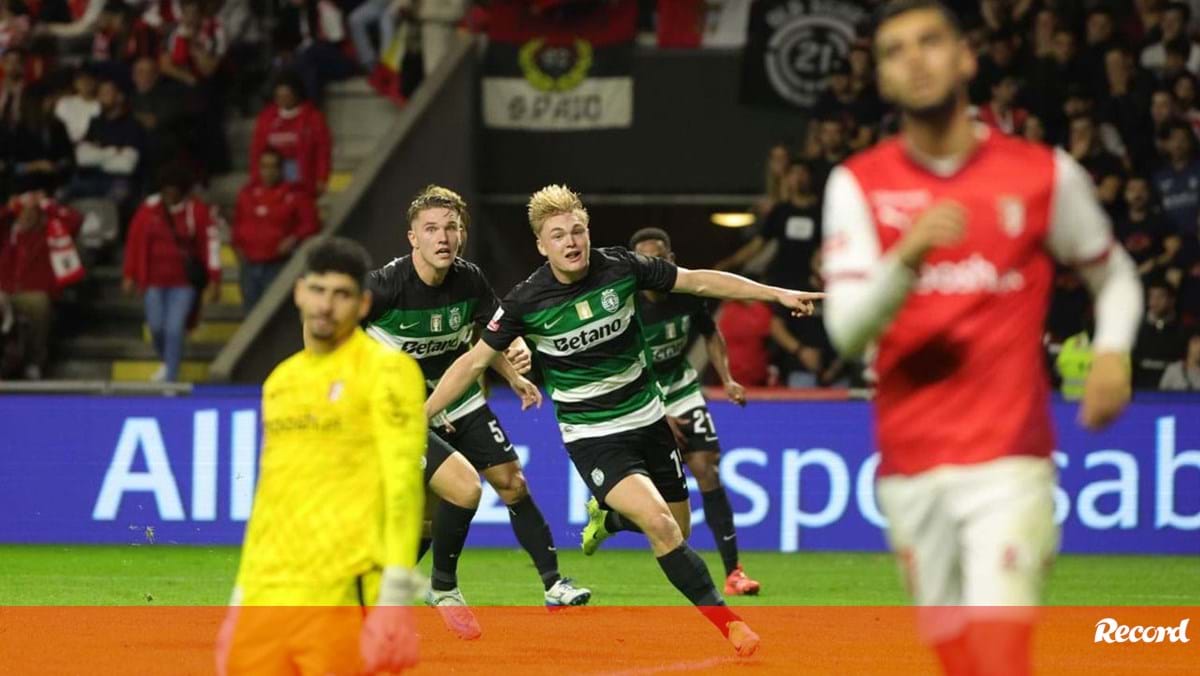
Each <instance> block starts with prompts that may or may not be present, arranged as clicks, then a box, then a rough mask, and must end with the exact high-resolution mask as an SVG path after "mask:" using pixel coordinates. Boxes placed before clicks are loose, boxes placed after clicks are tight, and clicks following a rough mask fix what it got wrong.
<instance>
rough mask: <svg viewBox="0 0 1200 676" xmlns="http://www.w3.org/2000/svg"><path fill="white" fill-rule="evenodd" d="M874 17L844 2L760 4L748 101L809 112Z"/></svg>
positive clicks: (751, 33)
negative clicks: (859, 28) (861, 29)
mask: <svg viewBox="0 0 1200 676" xmlns="http://www.w3.org/2000/svg"><path fill="white" fill-rule="evenodd" d="M868 18H869V14H868V12H867V10H866V9H864V8H863V7H862V6H861V5H860V4H859V3H855V2H845V1H842V0H757V2H755V3H754V4H753V6H752V7H751V9H750V25H749V28H748V30H747V35H746V48H745V51H744V52H743V61H742V101H743V102H744V103H751V104H761V105H774V106H788V107H793V108H802V109H808V108H811V107H812V106H814V105H816V103H817V100H818V99H819V98H820V97H821V94H822V93H823V92H824V91H825V86H826V85H825V78H826V76H827V75H828V74H829V72H830V71H831V70H832V68H833V67H834V65H836V64H837V63H838V62H839V61H840V60H842V59H845V58H846V55H847V54H848V53H849V52H850V45H851V43H852V42H853V40H854V29H855V27H856V26H857V25H859V24H860V23H862V22H863V21H865V20H867V19H868Z"/></svg>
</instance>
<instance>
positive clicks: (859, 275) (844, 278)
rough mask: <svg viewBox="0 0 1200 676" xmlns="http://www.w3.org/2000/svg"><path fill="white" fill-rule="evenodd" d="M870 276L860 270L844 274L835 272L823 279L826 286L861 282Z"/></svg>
mask: <svg viewBox="0 0 1200 676" xmlns="http://www.w3.org/2000/svg"><path fill="white" fill-rule="evenodd" d="M869 276H870V275H869V274H868V273H867V272H865V271H862V270H846V271H844V272H835V273H833V274H831V275H829V276H828V277H826V278H825V283H826V284H835V283H837V282H851V281H861V280H864V279H866V278H867V277H869Z"/></svg>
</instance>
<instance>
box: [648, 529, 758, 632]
mask: <svg viewBox="0 0 1200 676" xmlns="http://www.w3.org/2000/svg"><path fill="white" fill-rule="evenodd" d="M658 565H659V566H661V567H662V569H663V572H664V573H666V574H667V579H668V580H670V581H671V584H673V585H675V588H676V589H678V590H679V591H680V593H682V594H683V595H684V596H686V597H687V600H689V601H691V602H692V605H694V606H696V607H697V609H698V610H699V611H700V612H701V613H702V614H703V615H704V617H705V618H707V619H708V621H709V622H712V623H713V625H715V626H716V627H717V629H719V630H720V631H721V634H722V635H723V636H725V637H728V636H729V623H730V622H736V621H738V620H739V619H740V618H739V617H738V616H737V615H736V614H735V613H734V612H733V611H732V610H730V609H729V607H728V606H726V605H725V601H724V600H723V599H722V598H721V595H720V594H718V593H717V588H716V586H714V585H713V581H712V576H711V575H709V574H708V566H705V565H704V561H703V560H702V559H701V558H700V555H699V554H697V553H696V552H695V551H693V550H692V548H691V547H689V546H688V544H687V543H686V542H684V543H682V544H680V545H679V546H678V547H677V548H675V549H673V550H671V551H670V552H667V553H666V554H663V555H662V556H660V557H658Z"/></svg>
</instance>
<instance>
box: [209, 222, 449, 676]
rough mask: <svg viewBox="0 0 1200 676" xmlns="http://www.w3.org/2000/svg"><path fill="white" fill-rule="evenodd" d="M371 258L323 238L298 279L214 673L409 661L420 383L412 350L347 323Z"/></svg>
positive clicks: (360, 312)
mask: <svg viewBox="0 0 1200 676" xmlns="http://www.w3.org/2000/svg"><path fill="white" fill-rule="evenodd" d="M369 267H370V260H369V257H368V256H367V253H366V251H365V250H364V249H363V248H362V246H361V245H359V244H357V243H355V242H353V241H350V240H347V239H341V238H331V239H329V240H326V241H324V242H322V243H320V244H319V245H317V246H316V247H314V248H313V249H312V250H310V251H309V252H308V255H307V269H306V272H305V273H304V276H303V277H301V278H300V279H299V280H297V282H296V287H295V291H294V294H295V300H296V306H297V307H298V308H299V309H300V314H301V317H302V319H303V325H304V329H303V330H304V350H303V351H301V352H299V353H297V354H295V355H293V356H292V357H290V358H288V359H287V360H286V361H284V362H283V363H282V364H280V365H279V366H278V367H276V369H275V370H274V371H273V372H272V373H271V375H270V376H269V377H268V378H267V380H266V382H265V383H264V385H263V407H262V416H263V450H262V458H261V461H260V462H261V470H260V473H259V482H258V488H257V491H256V493H255V498H254V507H253V511H252V512H251V515H250V522H249V524H248V525H247V528H246V541H245V544H244V545H243V548H242V561H241V567H240V569H239V571H238V581H237V588H236V589H235V592H234V603H233V606H234V607H233V609H232V610H231V613H230V615H229V617H228V618H227V620H226V623H225V625H224V627H223V628H222V631H221V636H220V637H219V640H218V653H217V659H218V672H219V673H222V674H256V675H258V674H296V673H300V674H321V675H325V674H358V673H362V672H363V671H367V672H375V671H397V670H400V669H404V668H406V667H409V666H412V665H413V664H415V663H416V657H417V639H416V634H415V633H414V626H413V621H412V618H411V615H410V611H409V609H408V608H406V607H404V606H406V605H407V604H409V603H410V602H411V601H412V600H413V596H414V594H415V592H416V590H417V587H418V586H419V585H418V576H417V574H416V573H415V571H414V566H415V564H416V554H417V540H418V537H419V536H420V530H421V519H422V513H423V500H424V495H425V487H424V481H423V478H422V471H421V459H422V457H423V456H424V453H425V443H426V441H425V439H426V418H425V416H424V414H423V412H422V408H421V405H422V403H423V401H424V395H425V381H424V379H423V378H422V377H421V370H420V368H419V367H418V366H417V364H416V362H414V361H413V359H412V358H411V357H409V356H408V355H406V354H403V353H401V352H396V351H394V350H390V349H388V348H386V347H384V346H382V345H379V344H378V343H376V342H375V341H374V340H371V339H370V338H368V337H367V335H366V334H365V333H364V332H363V331H362V330H361V329H359V327H358V324H359V322H360V321H361V320H362V318H363V317H365V316H366V314H367V311H368V309H369V308H370V306H371V294H370V292H369V291H367V290H366V287H365V282H366V275H367V270H368V269H369ZM366 606H372V607H371V608H370V610H364V607H366Z"/></svg>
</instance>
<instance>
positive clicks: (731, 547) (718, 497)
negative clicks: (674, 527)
mask: <svg viewBox="0 0 1200 676" xmlns="http://www.w3.org/2000/svg"><path fill="white" fill-rule="evenodd" d="M700 497H701V498H703V500H704V520H705V521H707V522H708V527H709V528H710V529H712V534H713V540H714V541H716V543H717V551H719V552H721V563H724V564H725V575H726V576H728V575H729V574H730V573H732V572H733V571H734V570H736V569H737V565H738V547H737V531H736V530H734V528H733V508H732V507H730V506H729V496H727V495H725V489H724V488H722V487H720V486H718V487H717V488H716V489H714V490H711V491H708V492H705V493H701V494H700Z"/></svg>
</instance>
